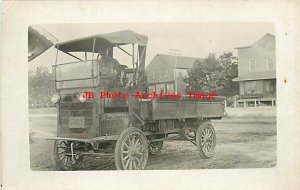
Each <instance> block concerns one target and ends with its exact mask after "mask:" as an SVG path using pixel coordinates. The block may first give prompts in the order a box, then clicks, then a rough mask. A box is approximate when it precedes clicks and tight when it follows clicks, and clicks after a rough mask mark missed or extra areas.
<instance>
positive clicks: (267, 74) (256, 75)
mask: <svg viewBox="0 0 300 190" xmlns="http://www.w3.org/2000/svg"><path fill="white" fill-rule="evenodd" d="M263 79H276V71H264V72H250V73H247V74H245V75H243V76H239V77H237V78H234V79H232V81H249V80H263Z"/></svg>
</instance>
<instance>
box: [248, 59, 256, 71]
mask: <svg viewBox="0 0 300 190" xmlns="http://www.w3.org/2000/svg"><path fill="white" fill-rule="evenodd" d="M249 69H250V72H255V71H256V63H255V60H254V59H250V60H249Z"/></svg>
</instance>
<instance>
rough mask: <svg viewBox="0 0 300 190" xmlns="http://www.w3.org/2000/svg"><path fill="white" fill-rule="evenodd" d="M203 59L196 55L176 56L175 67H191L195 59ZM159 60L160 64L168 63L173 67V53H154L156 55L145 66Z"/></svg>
mask: <svg viewBox="0 0 300 190" xmlns="http://www.w3.org/2000/svg"><path fill="white" fill-rule="evenodd" d="M203 60H204V59H201V58H196V57H186V56H177V60H176V61H177V67H176V68H177V69H191V68H192V67H193V66H194V63H195V62H196V61H203ZM156 62H159V63H161V64H169V65H170V66H171V67H175V55H166V54H156V56H155V57H154V58H153V59H152V60H151V62H150V63H149V64H148V65H147V68H148V67H149V66H150V65H151V64H153V63H156Z"/></svg>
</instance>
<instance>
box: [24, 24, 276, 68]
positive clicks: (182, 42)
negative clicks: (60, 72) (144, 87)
mask: <svg viewBox="0 0 300 190" xmlns="http://www.w3.org/2000/svg"><path fill="white" fill-rule="evenodd" d="M40 26H41V27H42V28H43V29H45V30H47V31H48V32H49V33H51V34H52V35H54V36H55V37H56V38H57V39H58V40H59V42H63V41H66V40H72V39H76V38H80V37H86V36H90V35H95V34H102V33H109V32H115V31H120V30H128V29H129V30H133V31H135V32H137V33H141V34H145V35H147V36H148V46H147V54H146V65H147V64H148V63H149V62H150V61H151V60H152V59H153V58H154V57H155V55H156V54H169V53H170V50H169V49H179V50H180V51H181V52H180V55H182V56H188V57H198V58H205V57H207V55H208V54H209V53H215V54H216V55H217V56H218V55H221V54H222V53H224V52H228V51H230V52H233V53H234V55H236V56H237V50H236V49H235V48H236V47H241V46H248V45H252V44H253V43H255V42H256V41H257V40H259V39H260V38H261V37H263V36H264V35H265V34H266V33H271V34H274V35H275V29H274V25H273V24H272V23H267V22H243V23H239V22H207V23H202V22H194V23H120V24H118V23H99V24H94V23H93V24H49V25H40ZM55 55H56V51H55V48H53V47H52V48H50V49H48V50H47V51H46V52H44V53H43V54H42V55H40V56H39V57H37V58H35V59H34V60H32V61H31V62H29V63H28V64H29V70H33V69H35V68H36V67H39V66H44V67H48V68H49V69H51V65H53V64H54V63H55ZM116 55H117V56H118V55H119V56H118V57H117V59H118V60H119V62H120V63H121V64H124V63H123V61H124V62H126V63H127V61H128V60H129V59H130V58H129V57H128V56H127V55H126V54H123V53H122V54H121V53H120V54H116ZM68 61H76V60H75V59H73V58H70V57H69V56H68V55H66V54H64V53H60V54H59V59H58V63H62V62H68ZM126 63H125V64H126ZM126 65H127V64H126Z"/></svg>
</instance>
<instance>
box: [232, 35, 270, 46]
mask: <svg viewBox="0 0 300 190" xmlns="http://www.w3.org/2000/svg"><path fill="white" fill-rule="evenodd" d="M268 36H271V37H274V38H275V35H273V34H270V33H267V34H266V35H264V36H263V37H262V38H260V39H259V40H258V41H256V42H255V43H254V44H252V45H250V46H243V47H236V48H235V49H244V48H252V47H254V46H256V45H257V44H259V43H260V42H261V41H262V40H264V39H265V38H266V37H268Z"/></svg>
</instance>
